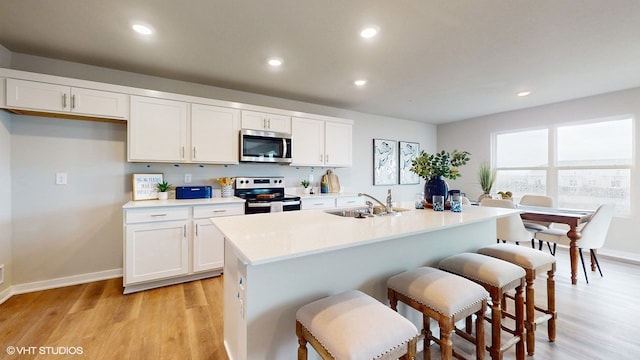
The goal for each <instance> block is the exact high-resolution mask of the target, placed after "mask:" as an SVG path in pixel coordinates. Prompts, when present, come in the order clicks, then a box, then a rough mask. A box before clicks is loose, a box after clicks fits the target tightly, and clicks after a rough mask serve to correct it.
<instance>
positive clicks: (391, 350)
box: [296, 290, 418, 360]
mask: <svg viewBox="0 0 640 360" xmlns="http://www.w3.org/2000/svg"><path fill="white" fill-rule="evenodd" d="M296 335H297V336H298V344H299V347H298V360H304V359H307V342H308V343H310V344H311V346H312V347H313V348H314V349H315V350H316V352H318V354H319V355H320V357H321V358H322V359H341V360H346V359H398V358H401V359H413V358H414V357H415V355H416V342H417V338H418V329H417V328H416V327H415V325H413V323H411V322H410V321H409V320H407V319H405V318H404V317H403V316H402V315H400V314H398V313H396V312H395V311H393V310H391V309H390V308H389V307H387V306H385V305H383V304H382V303H381V302H379V301H377V300H376V299H374V298H372V297H370V296H369V295H366V294H364V293H362V292H360V291H358V290H350V291H346V292H343V293H340V294H337V295H333V296H329V297H326V298H323V299H320V300H316V301H314V302H312V303H309V304H307V305H304V306H303V307H301V308H300V309H299V310H298V311H297V313H296Z"/></svg>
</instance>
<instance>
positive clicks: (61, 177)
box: [56, 172, 67, 185]
mask: <svg viewBox="0 0 640 360" xmlns="http://www.w3.org/2000/svg"><path fill="white" fill-rule="evenodd" d="M56 185H67V173H64V172H58V173H56Z"/></svg>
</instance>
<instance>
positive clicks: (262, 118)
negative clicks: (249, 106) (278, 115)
mask: <svg viewBox="0 0 640 360" xmlns="http://www.w3.org/2000/svg"><path fill="white" fill-rule="evenodd" d="M242 128H243V129H252V130H267V117H266V114H264V113H261V112H255V111H247V110H242Z"/></svg>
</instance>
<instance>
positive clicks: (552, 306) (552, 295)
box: [547, 266, 558, 342]
mask: <svg viewBox="0 0 640 360" xmlns="http://www.w3.org/2000/svg"><path fill="white" fill-rule="evenodd" d="M554 274H555V266H554V268H552V269H551V270H549V271H548V272H547V310H548V311H549V313H550V315H551V319H549V321H548V322H547V331H548V333H549V341H551V342H554V341H556V318H557V317H558V315H557V314H556V281H555V278H554Z"/></svg>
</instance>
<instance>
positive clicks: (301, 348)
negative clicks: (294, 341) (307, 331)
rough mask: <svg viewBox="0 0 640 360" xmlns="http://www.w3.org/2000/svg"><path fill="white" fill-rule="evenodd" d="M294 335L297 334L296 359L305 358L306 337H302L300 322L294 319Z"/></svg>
mask: <svg viewBox="0 0 640 360" xmlns="http://www.w3.org/2000/svg"><path fill="white" fill-rule="evenodd" d="M296 335H297V336H298V360H307V339H305V338H304V333H303V331H302V324H301V323H300V322H298V321H296Z"/></svg>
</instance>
